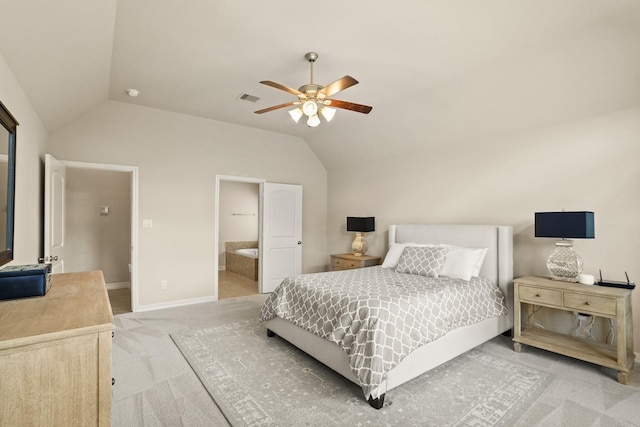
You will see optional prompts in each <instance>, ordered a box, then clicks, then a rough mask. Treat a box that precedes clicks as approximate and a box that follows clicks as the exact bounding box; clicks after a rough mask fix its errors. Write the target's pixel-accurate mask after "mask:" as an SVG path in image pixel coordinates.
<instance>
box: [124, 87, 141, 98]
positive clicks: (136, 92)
mask: <svg viewBox="0 0 640 427" xmlns="http://www.w3.org/2000/svg"><path fill="white" fill-rule="evenodd" d="M127 95H129V96H131V97H134V98H135V97H136V96H138V95H140V91H139V90H138V89H127Z"/></svg>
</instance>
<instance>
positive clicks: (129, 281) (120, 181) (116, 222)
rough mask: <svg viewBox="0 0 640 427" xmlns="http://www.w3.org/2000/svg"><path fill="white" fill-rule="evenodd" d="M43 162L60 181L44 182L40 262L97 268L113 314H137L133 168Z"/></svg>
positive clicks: (78, 268) (76, 268) (50, 159)
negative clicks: (132, 312) (52, 237)
mask: <svg viewBox="0 0 640 427" xmlns="http://www.w3.org/2000/svg"><path fill="white" fill-rule="evenodd" d="M45 160H46V161H45V163H46V167H45V169H46V175H47V176H48V175H50V174H51V175H52V176H58V177H59V178H58V179H57V180H56V179H52V178H49V179H45V181H47V182H46V183H45V227H44V232H45V249H44V254H45V256H44V258H45V259H47V260H51V259H54V261H56V263H57V265H58V268H59V270H60V272H65V273H68V272H74V271H87V270H101V271H102V272H103V275H104V278H105V283H106V284H107V290H108V291H109V294H110V299H112V306H113V303H114V302H115V303H116V304H117V306H116V307H112V310H113V312H114V314H120V313H125V312H130V311H136V309H137V211H138V209H137V206H138V203H137V200H138V199H137V182H138V174H137V168H136V167H131V166H118V165H104V164H95V163H83V162H71V161H58V160H56V159H55V158H53V157H52V156H50V155H47V156H46V159H45ZM53 165H55V167H53ZM53 170H55V173H54V172H53ZM56 183H58V184H56ZM55 194H57V196H54V195H55ZM51 212H55V213H56V215H51ZM56 230H57V231H56ZM46 236H59V237H56V238H55V239H47V238H46ZM52 248H55V249H56V255H55V256H53V257H52V256H51V254H52Z"/></svg>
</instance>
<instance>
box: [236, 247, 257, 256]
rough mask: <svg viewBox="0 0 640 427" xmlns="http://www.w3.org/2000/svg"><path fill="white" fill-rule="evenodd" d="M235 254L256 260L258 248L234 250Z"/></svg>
mask: <svg viewBox="0 0 640 427" xmlns="http://www.w3.org/2000/svg"><path fill="white" fill-rule="evenodd" d="M236 253H237V254H240V255H244V256H248V257H250V258H258V248H244V249H236Z"/></svg>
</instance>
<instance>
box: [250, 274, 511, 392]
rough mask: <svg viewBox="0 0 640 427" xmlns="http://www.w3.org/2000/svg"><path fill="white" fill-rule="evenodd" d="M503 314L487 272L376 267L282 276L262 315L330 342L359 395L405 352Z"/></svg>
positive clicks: (374, 385)
mask: <svg viewBox="0 0 640 427" xmlns="http://www.w3.org/2000/svg"><path fill="white" fill-rule="evenodd" d="M506 313H507V307H506V306H505V304H504V295H503V294H502V292H501V291H500V289H499V288H498V287H497V286H496V285H494V284H492V283H491V281H489V280H488V279H485V278H478V277H475V278H472V279H471V280H470V281H469V282H467V281H464V280H461V279H452V278H449V277H439V278H436V279H434V278H429V277H425V276H418V275H413V274H403V273H396V272H395V271H394V270H392V269H387V268H382V267H380V266H377V267H369V268H361V269H355V270H344V271H334V272H328V273H315V274H303V275H300V276H294V277H289V278H287V279H285V280H284V281H283V282H282V283H281V284H280V285H279V286H278V287H277V288H276V290H275V291H274V292H273V293H272V294H271V295H270V296H269V298H267V301H266V302H265V304H264V305H263V306H262V310H261V312H260V320H261V321H266V320H269V319H272V318H274V317H280V318H282V319H285V320H288V321H289V322H291V323H293V324H295V325H297V326H299V327H301V328H304V329H306V330H307V331H309V332H312V333H314V334H316V335H318V336H320V337H322V338H325V339H327V340H329V341H331V342H334V343H336V344H337V345H338V346H340V348H342V349H343V350H344V351H345V352H346V353H347V355H348V357H349V363H350V365H351V370H352V371H353V372H354V374H355V375H356V377H357V378H358V380H359V381H360V385H361V386H362V390H363V391H364V394H365V398H367V399H368V398H369V396H371V397H373V398H374V399H376V398H378V397H379V396H375V395H373V396H372V394H376V393H377V391H376V389H377V388H378V386H379V385H381V384H382V383H383V382H384V380H385V378H386V373H387V372H388V371H389V370H391V369H392V368H394V367H395V366H396V365H397V364H398V363H400V362H401V361H402V360H403V359H404V358H405V357H406V356H407V355H409V353H411V352H412V351H413V350H415V349H417V348H418V347H420V346H421V345H424V344H426V343H428V342H430V341H433V340H435V339H437V338H439V337H441V336H443V335H445V334H446V333H447V332H449V331H451V330H453V329H455V328H458V327H461V326H465V325H470V324H474V323H478V322H480V321H482V320H484V319H488V318H490V317H495V316H499V315H502V314H506Z"/></svg>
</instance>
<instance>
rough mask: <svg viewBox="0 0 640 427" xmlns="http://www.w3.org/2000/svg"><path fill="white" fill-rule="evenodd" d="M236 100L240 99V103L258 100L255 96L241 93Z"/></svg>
mask: <svg viewBox="0 0 640 427" xmlns="http://www.w3.org/2000/svg"><path fill="white" fill-rule="evenodd" d="M238 99H240V100H242V101H249V102H256V101H258V100H259V99H260V98H258V97H257V96H253V95H249V94H248V93H243V94H240V96H239V97H238Z"/></svg>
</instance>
